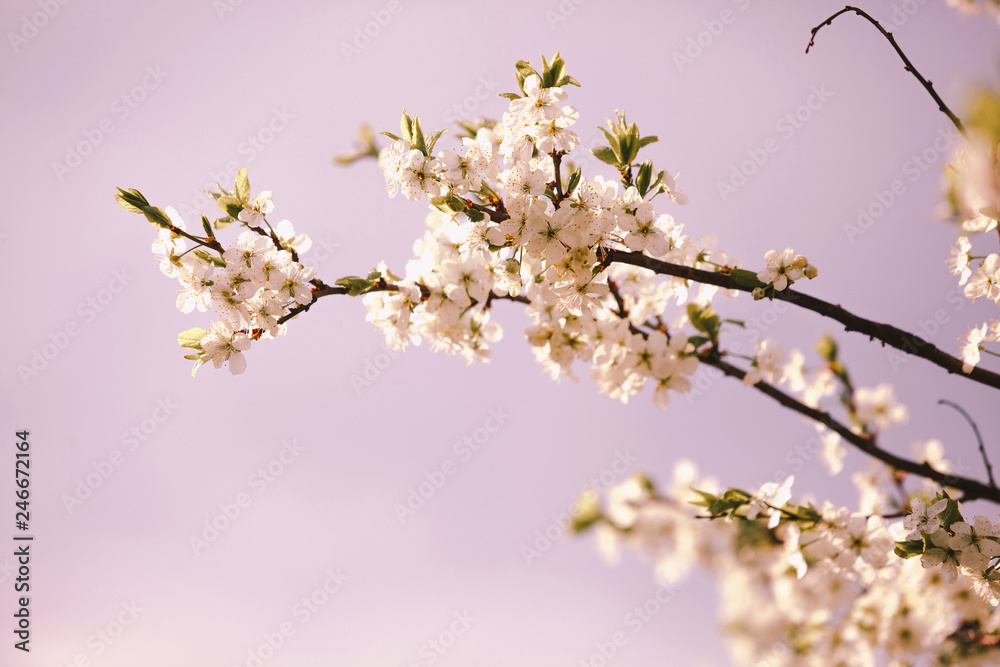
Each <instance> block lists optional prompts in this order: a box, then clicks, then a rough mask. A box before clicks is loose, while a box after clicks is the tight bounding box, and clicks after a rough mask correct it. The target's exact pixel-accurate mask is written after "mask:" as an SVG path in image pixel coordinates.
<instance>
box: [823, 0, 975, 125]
mask: <svg viewBox="0 0 1000 667" xmlns="http://www.w3.org/2000/svg"><path fill="white" fill-rule="evenodd" d="M847 12H854V13H855V14H857V15H858V16H860V17H862V18H864V19H866V20H867V21H868V22H869V23H871V24H872V25H873V26H875V27H876V28H878V31H879V32H881V33H882V35H883V36H884V37H885V38H886V39H887V40H889V44H891V45H892V48H894V49H895V50H896V53H897V54H899V57H900V58H902V60H903V65H904V69H905V70H906V71H907V72H909V73H910V74H912V75H913V76H915V77H917V81H919V82H920V84H921V85H922V86H923V87H924V88H926V89H927V92H928V93H930V95H931V97H933V98H934V101H935V102H937V105H938V109H940V110H941V111H942V112H943V113H944V115H946V116H948V119H949V120H950V121H951V122H952V123H954V124H955V127H957V128H958V131H959V132H961V133H962V136H967V135H966V134H965V127H964V126H963V125H962V121H961V120H959V119H958V116H956V115H955V114H953V113H952V112H951V109H949V108H948V105H947V104H945V103H944V100H942V99H941V97H940V96H939V95H938V94H937V92H936V91H935V90H934V85H933V84H932V83H931V82H930V81H928V80H927V79H925V78H924V77H923V76H922V75H921V74H920V72H918V71H917V68H916V67H914V66H913V63H911V62H910V59H909V58H907V57H906V54H905V53H903V50H902V49H901V48H899V44H897V43H896V38H895V37H893V36H892V33H891V32H888V31H887V30H886V29H885V28H883V27H882V24H880V23H879V22H878V21H876V20H875V19H873V18H872V17H871V16H869V15H868V14H867V13H865V11H864V10H861V9H858V8H857V7H851V6H850V5H848V6H847V7H844V8H843V9H841V10H840V11H839V12H837V13H836V14H834V15H833V16H831V17H830V18H828V19H827V20H825V21H823V22H822V23H820V24H819V25H818V26H816V27H815V28H813V29H812V35H811V36H810V37H809V44H808V45H807V46H806V53H809V49H811V48H812V47H813V45H814V42H815V40H816V33H818V32H819V31H820V30H821V29H822V28H823V26H828V25H831V24H832V23H833V20H834V19H835V18H837V17H838V16H840V15H841V14H845V13H847Z"/></svg>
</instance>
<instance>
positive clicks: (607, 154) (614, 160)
mask: <svg viewBox="0 0 1000 667" xmlns="http://www.w3.org/2000/svg"><path fill="white" fill-rule="evenodd" d="M590 152H591V153H593V154H594V157H596V158H597V159H598V160H600V161H601V162H606V163H608V164H610V165H612V166H615V167H617V166H618V157H617V156H616V155H615V152H614V151H613V150H611V149H610V148H609V147H607V146H598V147H597V148H592V149H591V150H590Z"/></svg>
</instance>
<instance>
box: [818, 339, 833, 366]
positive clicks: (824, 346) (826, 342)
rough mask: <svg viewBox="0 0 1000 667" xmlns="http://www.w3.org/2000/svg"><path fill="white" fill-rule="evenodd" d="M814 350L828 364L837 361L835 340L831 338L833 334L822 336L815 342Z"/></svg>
mask: <svg viewBox="0 0 1000 667" xmlns="http://www.w3.org/2000/svg"><path fill="white" fill-rule="evenodd" d="M816 352H817V354H819V356H820V357H821V358H822V359H823V361H825V362H826V363H828V364H832V363H834V362H835V361H837V355H838V350H837V341H835V340H834V339H833V336H823V337H822V338H820V339H819V342H818V343H816Z"/></svg>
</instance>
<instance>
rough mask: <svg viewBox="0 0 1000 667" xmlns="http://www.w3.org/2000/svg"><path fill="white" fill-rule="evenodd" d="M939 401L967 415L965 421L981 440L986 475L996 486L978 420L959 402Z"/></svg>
mask: <svg viewBox="0 0 1000 667" xmlns="http://www.w3.org/2000/svg"><path fill="white" fill-rule="evenodd" d="M938 403H939V404H940V405H947V406H948V407H950V408H954V409H955V410H957V411H958V412H959V414H961V415H962V416H963V417H965V421H967V422H969V425H970V426H971V427H972V432H973V433H975V434H976V440H977V441H978V442H979V453H980V454H981V455H982V457H983V463H984V464H985V465H986V476H987V477H989V479H990V486H992V487H994V488H996V485H997V483H996V481H995V480H994V479H993V466H991V465H990V459H989V458H988V457H987V456H986V447H984V446H983V435H982V434H981V433H980V432H979V427H978V426H977V425H976V422H975V421H973V419H972V415H970V414H969V413H968V412H966V410H965V408H963V407H962V406H961V405H959V404H958V403H953V402H951V401H949V400H947V399H944V398H942V399H941V400H939V401H938Z"/></svg>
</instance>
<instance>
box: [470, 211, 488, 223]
mask: <svg viewBox="0 0 1000 667" xmlns="http://www.w3.org/2000/svg"><path fill="white" fill-rule="evenodd" d="M465 215H466V217H468V218H469V220H472V221H473V222H482V221H483V220H484V219H485V218H486V216H485V215H484V214H483V213H482V212H481V211H477V210H476V209H474V208H469V209H466V210H465Z"/></svg>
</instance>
